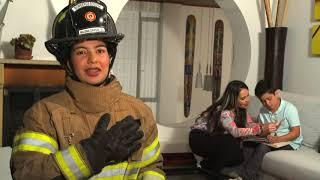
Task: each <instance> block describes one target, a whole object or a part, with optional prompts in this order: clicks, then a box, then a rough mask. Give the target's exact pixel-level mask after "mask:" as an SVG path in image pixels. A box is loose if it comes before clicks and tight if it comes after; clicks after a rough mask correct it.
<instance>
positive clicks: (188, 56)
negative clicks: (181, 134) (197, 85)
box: [184, 15, 196, 117]
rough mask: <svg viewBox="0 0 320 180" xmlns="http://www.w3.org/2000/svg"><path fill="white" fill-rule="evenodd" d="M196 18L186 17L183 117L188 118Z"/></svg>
mask: <svg viewBox="0 0 320 180" xmlns="http://www.w3.org/2000/svg"><path fill="white" fill-rule="evenodd" d="M195 36H196V18H195V17H194V16H193V15H189V16H188V17H187V24H186V41H185V61H184V116H185V117H188V116H189V114H190V108H191V95H192V75H193V60H194V50H195Z"/></svg>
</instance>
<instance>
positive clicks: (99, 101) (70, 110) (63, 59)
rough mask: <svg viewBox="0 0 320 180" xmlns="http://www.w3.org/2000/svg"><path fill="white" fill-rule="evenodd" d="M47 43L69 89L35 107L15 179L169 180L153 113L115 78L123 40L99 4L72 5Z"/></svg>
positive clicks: (14, 161) (17, 154)
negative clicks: (117, 56) (165, 172)
mask: <svg viewBox="0 0 320 180" xmlns="http://www.w3.org/2000/svg"><path fill="white" fill-rule="evenodd" d="M52 31H53V32H52V36H53V37H52V39H50V40H49V41H47V42H45V46H46V48H47V50H48V51H49V52H50V53H52V54H53V55H54V56H55V57H56V58H57V60H58V61H59V62H60V64H61V66H62V67H63V68H64V69H65V71H66V74H67V77H66V83H65V89H64V90H63V91H61V92H60V93H57V94H54V95H52V96H49V97H47V98H44V99H42V100H40V101H38V102H37V103H35V104H34V105H33V106H32V107H31V108H30V109H28V110H27V111H26V112H25V114H24V119H23V127H22V128H21V129H19V130H18V131H17V133H16V135H15V138H14V145H13V153H12V157H11V171H12V175H13V178H14V179H25V178H28V179H56V180H57V179H118V180H122V179H144V180H145V179H152V180H158V179H159V180H162V179H165V174H164V173H163V171H162V170H161V167H162V156H161V153H160V145H159V141H158V131H157V126H156V122H155V120H154V118H153V115H152V112H151V110H150V108H149V107H148V106H146V105H145V104H144V103H143V102H142V101H140V100H138V99H137V98H135V97H132V96H129V95H127V94H125V93H123V92H122V87H121V85H120V83H119V82H118V81H117V79H116V77H115V76H114V75H112V74H110V73H109V72H110V70H111V68H112V65H113V63H114V61H115V57H116V52H117V45H118V43H119V42H120V41H121V40H122V39H123V37H124V35H122V34H120V33H117V30H116V27H115V23H114V21H113V19H112V17H111V16H110V14H109V13H108V12H107V7H106V5H105V4H104V3H103V2H101V1H99V0H78V1H75V2H72V3H70V4H69V5H68V6H67V7H65V8H64V9H63V10H62V11H61V12H60V13H59V14H58V15H57V17H56V18H55V20H54V23H53V28H52Z"/></svg>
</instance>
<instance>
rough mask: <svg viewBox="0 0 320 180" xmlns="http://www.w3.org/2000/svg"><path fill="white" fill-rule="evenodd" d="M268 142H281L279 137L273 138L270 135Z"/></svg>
mask: <svg viewBox="0 0 320 180" xmlns="http://www.w3.org/2000/svg"><path fill="white" fill-rule="evenodd" d="M267 139H268V141H269V142H270V143H271V144H272V143H278V142H280V140H279V137H278V136H272V135H268V136H267Z"/></svg>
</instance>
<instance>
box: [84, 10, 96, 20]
mask: <svg viewBox="0 0 320 180" xmlns="http://www.w3.org/2000/svg"><path fill="white" fill-rule="evenodd" d="M84 18H85V19H86V20H87V21H89V22H92V21H94V20H96V14H95V13H94V12H92V11H88V12H86V13H85V15H84Z"/></svg>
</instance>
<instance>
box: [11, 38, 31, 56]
mask: <svg viewBox="0 0 320 180" xmlns="http://www.w3.org/2000/svg"><path fill="white" fill-rule="evenodd" d="M35 42H36V38H35V37H33V36H32V35H31V34H20V35H19V37H17V38H12V39H11V41H10V44H11V45H12V46H14V47H15V48H14V49H15V58H16V59H27V60H29V59H32V48H33V45H34V43H35Z"/></svg>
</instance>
